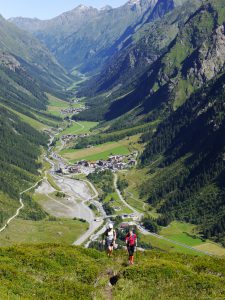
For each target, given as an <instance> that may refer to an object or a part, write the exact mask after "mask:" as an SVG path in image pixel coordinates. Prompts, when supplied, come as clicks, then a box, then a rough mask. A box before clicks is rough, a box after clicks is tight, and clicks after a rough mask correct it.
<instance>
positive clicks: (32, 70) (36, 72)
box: [0, 16, 70, 91]
mask: <svg viewBox="0 0 225 300" xmlns="http://www.w3.org/2000/svg"><path fill="white" fill-rule="evenodd" d="M0 51H1V53H9V54H10V55H12V56H14V58H15V59H16V60H17V61H18V62H19V63H20V64H21V65H23V67H24V69H25V70H26V71H27V72H29V74H30V75H31V76H33V77H35V78H36V80H38V81H39V82H40V83H41V85H42V86H43V88H44V89H46V90H48V91H51V90H61V89H62V87H63V86H66V85H67V84H68V83H69V82H70V79H69V77H68V76H67V75H66V72H65V70H64V69H63V68H62V67H61V66H60V65H59V63H58V62H57V61H56V59H55V58H54V57H53V55H52V54H51V53H50V52H49V51H48V50H47V48H46V47H45V46H44V45H42V44H41V43H40V42H39V41H38V40H37V39H35V38H33V37H32V36H31V35H30V34H28V33H26V32H25V31H23V30H20V29H18V28H17V27H16V26H14V25H13V24H11V23H10V22H8V21H6V20H5V19H4V18H3V17H1V16H0Z"/></svg>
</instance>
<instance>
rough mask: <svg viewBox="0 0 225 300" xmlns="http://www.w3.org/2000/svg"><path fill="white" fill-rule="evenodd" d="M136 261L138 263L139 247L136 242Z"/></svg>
mask: <svg viewBox="0 0 225 300" xmlns="http://www.w3.org/2000/svg"><path fill="white" fill-rule="evenodd" d="M136 260H137V262H138V245H137V242H136Z"/></svg>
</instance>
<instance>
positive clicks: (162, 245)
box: [140, 221, 225, 256]
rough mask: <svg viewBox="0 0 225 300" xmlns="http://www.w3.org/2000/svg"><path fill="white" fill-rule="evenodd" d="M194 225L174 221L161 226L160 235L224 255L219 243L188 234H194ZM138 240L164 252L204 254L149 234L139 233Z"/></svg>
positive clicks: (224, 252)
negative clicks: (169, 224)
mask: <svg viewBox="0 0 225 300" xmlns="http://www.w3.org/2000/svg"><path fill="white" fill-rule="evenodd" d="M194 229H195V225H192V224H187V223H182V222H177V221H174V222H172V223H171V226H169V227H167V228H163V229H162V230H161V232H160V235H162V236H164V237H166V238H168V239H170V240H172V241H176V242H180V243H183V244H185V245H187V246H190V247H193V248H195V249H198V250H201V251H205V252H209V253H212V254H213V255H217V256H225V249H224V248H223V247H222V246H220V245H219V244H215V243H213V242H211V241H208V240H207V241H205V242H204V241H202V240H201V239H199V238H194V237H191V236H189V234H190V235H191V234H192V235H194V233H193V230H194ZM187 233H188V234H187ZM140 241H142V242H145V243H149V244H151V245H152V246H153V247H155V248H158V249H160V250H163V251H166V252H179V253H185V254H194V255H204V254H201V253H198V252H195V251H194V250H192V249H188V248H185V247H182V246H179V245H176V244H173V243H171V242H169V241H165V240H161V239H158V238H156V237H154V236H151V235H142V234H140Z"/></svg>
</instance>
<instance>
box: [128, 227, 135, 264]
mask: <svg viewBox="0 0 225 300" xmlns="http://www.w3.org/2000/svg"><path fill="white" fill-rule="evenodd" d="M125 241H126V245H127V251H128V254H129V263H130V265H133V264H134V252H135V248H136V247H137V235H136V234H135V233H134V232H133V229H130V230H129V232H128V234H127V235H126V239H125Z"/></svg>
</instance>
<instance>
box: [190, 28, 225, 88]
mask: <svg viewBox="0 0 225 300" xmlns="http://www.w3.org/2000/svg"><path fill="white" fill-rule="evenodd" d="M224 58H225V27H224V25H221V26H219V27H218V28H217V29H216V30H215V32H214V34H213V35H212V36H211V37H210V39H209V40H207V41H205V42H204V43H203V45H202V46H201V47H200V49H199V50H198V55H197V58H196V60H195V62H194V66H193V67H192V68H191V69H190V72H189V75H190V74H192V75H194V76H195V77H196V79H197V81H199V83H200V84H203V83H205V82H206V81H209V80H211V79H213V77H214V76H216V74H218V73H220V72H222V71H223V70H224V69H225V59H224Z"/></svg>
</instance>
